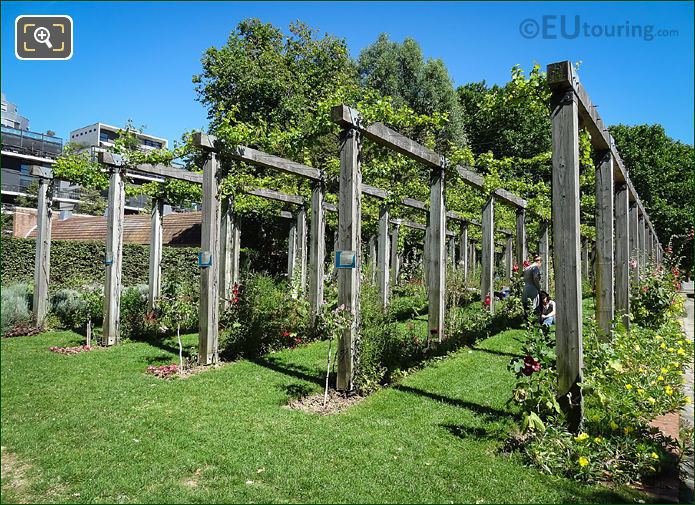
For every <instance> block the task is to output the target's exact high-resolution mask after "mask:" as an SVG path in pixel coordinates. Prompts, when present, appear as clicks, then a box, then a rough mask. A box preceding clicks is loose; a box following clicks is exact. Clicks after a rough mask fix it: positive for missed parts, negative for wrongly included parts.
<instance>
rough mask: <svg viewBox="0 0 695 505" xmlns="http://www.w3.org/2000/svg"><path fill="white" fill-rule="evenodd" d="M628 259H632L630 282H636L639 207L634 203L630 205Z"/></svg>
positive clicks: (638, 263) (638, 269) (638, 266)
mask: <svg viewBox="0 0 695 505" xmlns="http://www.w3.org/2000/svg"><path fill="white" fill-rule="evenodd" d="M629 238H630V260H631V261H634V267H633V268H632V282H633V283H637V281H638V279H639V272H640V267H641V265H640V260H639V209H638V208H637V205H636V204H632V205H630V234H629Z"/></svg>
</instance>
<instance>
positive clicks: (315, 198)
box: [309, 181, 326, 326]
mask: <svg viewBox="0 0 695 505" xmlns="http://www.w3.org/2000/svg"><path fill="white" fill-rule="evenodd" d="M325 196H326V189H325V186H324V184H323V181H317V182H315V183H314V185H313V187H312V190H311V228H310V230H309V234H310V235H311V238H310V247H309V306H310V308H311V324H312V326H315V325H316V317H317V316H318V314H319V313H320V312H321V307H322V306H323V263H324V260H325V258H326V251H325V249H326V237H325V235H326V216H325V211H324V209H323V201H324V199H325Z"/></svg>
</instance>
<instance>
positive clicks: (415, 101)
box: [357, 33, 467, 151]
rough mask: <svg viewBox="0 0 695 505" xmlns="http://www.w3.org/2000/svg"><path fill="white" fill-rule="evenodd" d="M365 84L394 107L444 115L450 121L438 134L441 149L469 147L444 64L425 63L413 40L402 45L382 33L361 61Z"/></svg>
mask: <svg viewBox="0 0 695 505" xmlns="http://www.w3.org/2000/svg"><path fill="white" fill-rule="evenodd" d="M357 69H358V71H359V75H360V80H361V83H362V85H364V86H366V87H369V88H372V89H375V90H376V91H378V92H379V93H380V94H381V95H383V96H389V97H391V98H393V101H394V104H396V105H405V106H407V107H410V108H411V109H413V110H414V111H415V112H416V113H418V114H423V115H428V116H432V115H434V114H436V113H438V114H444V115H446V117H447V121H446V122H445V123H444V127H443V128H442V131H440V132H438V134H437V139H436V140H437V148H438V149H440V150H442V151H446V150H447V148H448V147H450V146H455V147H463V146H465V145H466V144H467V142H466V135H465V130H464V126H463V115H462V110H461V106H460V105H459V103H458V100H457V97H456V92H455V90H454V86H453V83H452V80H451V77H450V76H449V72H448V70H447V68H446V65H445V64H444V62H443V61H442V60H440V59H429V60H427V61H425V59H424V57H423V54H422V49H421V48H420V45H419V44H418V43H417V42H416V41H415V40H414V39H411V38H406V39H405V40H404V41H403V43H402V44H399V43H398V42H395V41H392V40H389V38H388V35H386V34H384V33H382V34H381V35H379V38H378V39H377V40H376V42H374V43H373V44H372V45H370V46H369V47H367V48H365V49H364V50H362V52H361V53H360V55H359V58H358V60H357Z"/></svg>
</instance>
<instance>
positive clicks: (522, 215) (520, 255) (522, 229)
mask: <svg viewBox="0 0 695 505" xmlns="http://www.w3.org/2000/svg"><path fill="white" fill-rule="evenodd" d="M527 255H528V253H527V251H526V211H525V210H524V209H517V211H516V263H517V264H518V265H519V268H520V269H521V268H523V265H524V261H525V260H526V257H527Z"/></svg>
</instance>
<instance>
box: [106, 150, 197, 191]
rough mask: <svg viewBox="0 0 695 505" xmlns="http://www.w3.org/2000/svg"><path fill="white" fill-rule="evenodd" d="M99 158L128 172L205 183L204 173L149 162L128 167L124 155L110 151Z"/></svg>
mask: <svg viewBox="0 0 695 505" xmlns="http://www.w3.org/2000/svg"><path fill="white" fill-rule="evenodd" d="M98 159H99V162H100V163H102V164H104V165H109V166H112V167H121V168H125V169H127V170H128V172H131V171H132V172H140V173H143V174H147V175H153V176H158V177H166V178H168V179H176V180H178V181H185V182H191V183H194V184H202V183H203V174H201V173H197V172H191V171H189V170H184V169H182V168H176V167H172V166H169V165H161V164H157V165H151V164H148V163H143V164H139V165H135V166H133V167H127V166H126V162H125V158H123V156H121V155H119V154H115V153H109V152H100V153H99V154H98Z"/></svg>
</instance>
